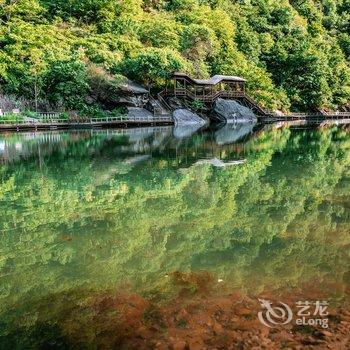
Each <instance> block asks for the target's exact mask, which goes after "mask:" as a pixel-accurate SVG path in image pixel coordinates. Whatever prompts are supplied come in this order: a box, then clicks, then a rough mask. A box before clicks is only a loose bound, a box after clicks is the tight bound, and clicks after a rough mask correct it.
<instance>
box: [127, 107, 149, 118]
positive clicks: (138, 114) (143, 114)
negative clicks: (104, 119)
mask: <svg viewBox="0 0 350 350" xmlns="http://www.w3.org/2000/svg"><path fill="white" fill-rule="evenodd" d="M127 111H128V113H127V116H128V118H131V119H133V118H136V119H138V120H140V121H142V120H150V119H153V118H154V117H153V114H152V113H151V112H150V111H148V110H147V109H145V108H139V107H128V108H127Z"/></svg>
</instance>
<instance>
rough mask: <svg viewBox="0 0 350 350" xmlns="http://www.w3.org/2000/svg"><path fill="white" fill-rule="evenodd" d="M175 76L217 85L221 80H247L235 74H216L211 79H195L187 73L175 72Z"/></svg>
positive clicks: (197, 83) (199, 82) (193, 81)
mask: <svg viewBox="0 0 350 350" xmlns="http://www.w3.org/2000/svg"><path fill="white" fill-rule="evenodd" d="M173 77H174V78H186V79H188V80H190V81H191V82H192V83H193V84H196V85H216V84H219V83H221V82H223V81H224V82H245V81H246V80H245V79H243V78H241V77H237V76H234V75H214V76H213V77H211V78H210V79H193V78H191V77H190V76H188V75H187V74H186V73H181V72H175V73H174V74H173Z"/></svg>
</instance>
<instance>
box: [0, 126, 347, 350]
mask: <svg viewBox="0 0 350 350" xmlns="http://www.w3.org/2000/svg"><path fill="white" fill-rule="evenodd" d="M174 133H175V136H174ZM183 136H185V135H184V130H175V131H173V130H172V128H171V127H170V128H169V127H165V128H155V129H147V128H146V129H134V130H119V131H118V130H109V131H79V132H78V131H76V132H53V133H42V134H41V133H37V134H6V135H4V134H3V135H0V212H1V219H0V348H4V349H5V348H9V345H8V344H12V345H13V344H17V346H19V347H20V345H18V344H20V342H21V341H22V340H21V341H20V340H19V338H24V336H23V334H27V335H28V334H31V336H28V339H29V340H28V339H26V340H25V341H26V342H29V343H25V344H26V345H25V346H24V345H23V344H22V345H23V347H29V346H28V344H31V346H33V347H35V345H33V344H35V341H34V340H33V338H35V335H33V334H36V336H37V334H39V333H40V332H39V333H35V332H34V333H30V332H31V331H32V330H33V329H36V328H35V327H36V326H37V324H39V323H40V324H46V325H48V324H49V325H50V327H58V326H57V322H56V317H57V314H59V313H62V312H65V307H66V308H67V310H68V308H71V307H72V301H71V299H74V301H75V302H77V303H78V302H79V298H80V295H84V297H86V295H87V293H90V291H91V293H92V292H95V291H106V290H117V289H120V288H124V289H128V290H130V291H133V292H137V293H139V294H141V295H143V296H145V297H148V296H150V295H153V296H154V295H157V294H156V293H161V292H162V288H163V289H164V288H165V287H164V286H165V285H166V280H167V278H169V274H171V273H173V272H174V271H180V272H191V271H192V272H193V271H194V272H195V271H207V272H209V273H210V275H211V276H213V278H214V279H215V280H220V281H221V280H222V281H223V282H221V283H223V285H225V288H226V289H225V290H226V291H227V290H233V289H236V290H239V291H240V292H241V293H246V294H249V295H257V294H258V293H260V292H263V291H266V290H269V289H273V290H276V291H278V290H279V289H284V290H285V289H290V290H293V289H299V290H303V288H308V287H307V286H309V285H312V286H317V288H320V289H322V290H323V291H324V292H325V293H326V295H327V297H328V299H329V300H333V301H334V302H337V303H348V301H349V284H350V268H349V266H350V265H349V262H350V252H349V246H350V235H349V229H350V217H349V216H350V199H349V198H350V197H349V196H350V178H349V175H350V172H349V169H350V168H349V166H350V133H349V132H347V131H346V130H345V129H343V128H336V127H332V128H327V129H322V130H290V129H288V128H285V129H274V128H265V129H263V130H253V129H252V127H251V126H244V127H242V128H236V129H235V130H230V129H228V130H227V129H226V130H225V129H224V130H219V131H217V130H216V131H215V130H211V131H210V130H208V131H200V132H197V133H194V134H193V135H192V136H187V137H183ZM214 158H216V159H220V160H221V161H222V163H221V165H223V164H224V165H226V166H215V165H217V164H216V163H218V160H215V161H210V159H214ZM233 161H237V162H233ZM211 163H214V165H213V164H211ZM219 165H220V164H219ZM305 286H306V287H305ZM165 289H166V288H165ZM67 296H69V297H67ZM72 296H74V297H72ZM62 298H68V299H69V298H70V299H69V300H70V301H69V302H68V301H67V303H66V304H65V302H64V301H62ZM68 299H67V300H68ZM64 300H65V299H64ZM73 304H74V302H73ZM14 334H15V335H16V334H17V335H18V336H17V338H16V336H14ZM19 334H22V335H21V336H20V335H19ZM45 334H46V333H45ZM40 337H42V335H40ZM14 339H16V340H14ZM23 341H24V340H23ZM57 344H59V342H58V343H57ZM12 345H11V346H12ZM57 347H59V345H57Z"/></svg>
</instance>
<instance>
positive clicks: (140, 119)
mask: <svg viewBox="0 0 350 350" xmlns="http://www.w3.org/2000/svg"><path fill="white" fill-rule="evenodd" d="M170 121H172V118H171V117H170V116H168V115H163V116H147V117H142V116H140V117H137V116H133V117H130V116H127V115H123V116H120V117H106V118H89V119H85V120H83V119H82V120H67V119H54V120H48V119H43V120H37V121H33V120H31V121H28V120H6V119H2V118H0V124H1V125H46V124H47V125H56V124H71V125H75V124H103V123H118V122H170Z"/></svg>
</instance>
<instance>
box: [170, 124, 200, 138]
mask: <svg viewBox="0 0 350 350" xmlns="http://www.w3.org/2000/svg"><path fill="white" fill-rule="evenodd" d="M200 128H202V125H201V124H188V125H175V126H174V130H173V135H174V137H176V138H177V139H183V138H185V137H190V136H192V135H193V134H194V133H196V132H197V131H198V130H199V129H200Z"/></svg>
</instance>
